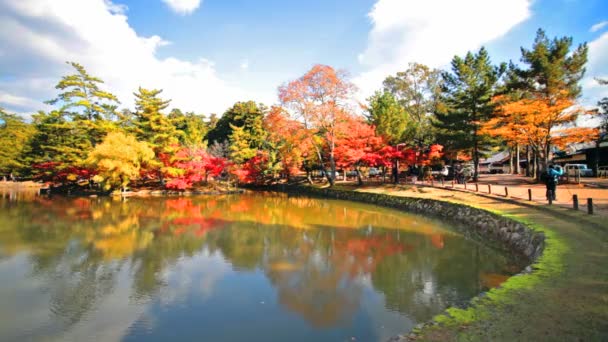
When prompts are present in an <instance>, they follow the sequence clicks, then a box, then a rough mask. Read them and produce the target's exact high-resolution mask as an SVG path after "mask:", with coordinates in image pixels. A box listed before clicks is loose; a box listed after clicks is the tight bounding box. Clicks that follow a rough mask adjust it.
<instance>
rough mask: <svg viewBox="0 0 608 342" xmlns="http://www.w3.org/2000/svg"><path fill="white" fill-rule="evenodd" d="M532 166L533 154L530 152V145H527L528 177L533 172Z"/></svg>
mask: <svg viewBox="0 0 608 342" xmlns="http://www.w3.org/2000/svg"><path fill="white" fill-rule="evenodd" d="M531 166H532V155H531V154H530V146H529V145H526V177H530V176H531V175H532V172H531V170H530V167H531Z"/></svg>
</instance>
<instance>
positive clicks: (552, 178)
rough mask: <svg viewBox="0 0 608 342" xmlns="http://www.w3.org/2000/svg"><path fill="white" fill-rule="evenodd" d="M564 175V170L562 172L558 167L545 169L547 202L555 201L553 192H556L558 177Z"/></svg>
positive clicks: (552, 166) (553, 166) (551, 166)
mask: <svg viewBox="0 0 608 342" xmlns="http://www.w3.org/2000/svg"><path fill="white" fill-rule="evenodd" d="M563 174H564V170H562V168H561V166H559V165H553V164H551V165H549V167H548V168H547V174H546V178H545V183H546V184H547V200H553V201H556V200H557V198H556V194H555V191H556V190H557V183H558V180H559V176H561V175H563Z"/></svg>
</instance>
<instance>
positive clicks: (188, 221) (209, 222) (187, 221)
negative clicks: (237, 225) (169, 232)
mask: <svg viewBox="0 0 608 342" xmlns="http://www.w3.org/2000/svg"><path fill="white" fill-rule="evenodd" d="M170 224H171V225H173V226H198V229H196V230H194V231H193V233H194V235H196V236H203V235H205V233H207V232H208V231H211V230H214V229H220V228H224V227H225V226H226V225H227V224H228V221H226V220H220V219H216V218H211V217H178V218H175V219H173V220H171V221H170ZM186 231H187V230H186V228H185V227H180V228H176V229H174V230H173V234H183V233H185V232H186Z"/></svg>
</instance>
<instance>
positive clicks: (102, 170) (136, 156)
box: [87, 132, 155, 190]
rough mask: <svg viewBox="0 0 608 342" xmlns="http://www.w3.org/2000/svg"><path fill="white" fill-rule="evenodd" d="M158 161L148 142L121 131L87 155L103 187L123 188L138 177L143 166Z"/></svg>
mask: <svg viewBox="0 0 608 342" xmlns="http://www.w3.org/2000/svg"><path fill="white" fill-rule="evenodd" d="M152 163H155V160H154V150H152V148H150V146H149V145H148V144H147V143H146V142H142V141H137V139H135V137H134V136H131V135H125V134H124V133H121V132H115V133H110V134H108V135H107V136H106V137H105V139H104V140H103V142H102V143H101V144H99V145H97V146H96V147H95V149H93V151H91V153H89V156H88V158H87V164H89V165H91V166H92V167H94V168H95V169H96V170H97V171H98V174H97V175H96V176H95V177H94V178H93V180H95V181H96V182H100V183H102V184H103V187H104V189H106V190H110V189H112V188H117V187H121V188H124V187H125V186H126V185H127V184H129V181H131V180H132V179H135V178H137V177H139V172H140V170H141V168H142V167H144V166H147V165H148V166H149V165H151V164H152Z"/></svg>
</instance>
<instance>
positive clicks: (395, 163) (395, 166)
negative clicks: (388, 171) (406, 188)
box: [393, 159, 399, 184]
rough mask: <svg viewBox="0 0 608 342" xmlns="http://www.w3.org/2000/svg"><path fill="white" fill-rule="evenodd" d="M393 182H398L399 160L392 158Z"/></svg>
mask: <svg viewBox="0 0 608 342" xmlns="http://www.w3.org/2000/svg"><path fill="white" fill-rule="evenodd" d="M393 183H395V184H399V160H397V159H393Z"/></svg>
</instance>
